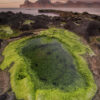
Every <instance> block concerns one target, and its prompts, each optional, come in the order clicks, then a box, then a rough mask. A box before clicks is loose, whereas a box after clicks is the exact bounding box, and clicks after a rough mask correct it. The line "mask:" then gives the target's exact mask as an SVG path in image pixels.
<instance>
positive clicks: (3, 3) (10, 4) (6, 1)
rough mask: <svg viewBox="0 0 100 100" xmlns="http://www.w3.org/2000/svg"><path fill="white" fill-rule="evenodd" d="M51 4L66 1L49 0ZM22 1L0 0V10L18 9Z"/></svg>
mask: <svg viewBox="0 0 100 100" xmlns="http://www.w3.org/2000/svg"><path fill="white" fill-rule="evenodd" d="M30 1H32V2H35V1H36V0H30ZM51 1H52V2H56V1H59V2H66V1H68V0H51ZM71 1H74V2H75V1H85V2H95V1H98V2H100V0H71ZM23 3H24V0H0V8H16V7H19V5H20V4H23Z"/></svg>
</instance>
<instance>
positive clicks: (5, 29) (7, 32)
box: [0, 25, 20, 39]
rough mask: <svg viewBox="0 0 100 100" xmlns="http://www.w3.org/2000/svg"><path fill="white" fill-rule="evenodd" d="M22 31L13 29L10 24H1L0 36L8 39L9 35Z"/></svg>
mask: <svg viewBox="0 0 100 100" xmlns="http://www.w3.org/2000/svg"><path fill="white" fill-rule="evenodd" d="M19 34H20V32H19V31H17V30H12V29H11V27H10V26H6V25H5V26H0V38H1V39H6V38H9V37H13V36H17V35H19Z"/></svg>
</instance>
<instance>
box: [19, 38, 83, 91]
mask: <svg viewBox="0 0 100 100" xmlns="http://www.w3.org/2000/svg"><path fill="white" fill-rule="evenodd" d="M48 40H50V41H48ZM45 41H48V42H45ZM22 54H23V55H24V56H25V57H26V58H27V59H30V62H31V66H30V68H31V69H32V70H33V71H35V72H36V75H37V77H38V79H39V80H40V81H41V82H42V84H43V85H41V86H40V87H39V86H37V85H36V88H42V89H43V88H46V89H48V88H59V89H61V90H64V91H72V90H75V89H77V87H78V88H79V87H84V86H85V81H84V79H83V77H82V76H81V75H80V74H79V73H78V72H77V70H76V67H75V64H74V63H73V58H72V56H71V55H70V53H69V52H68V51H67V50H64V48H63V46H62V44H61V43H60V42H58V41H57V40H55V39H49V38H45V37H42V38H36V39H31V40H28V41H27V44H26V45H25V46H24V47H23V48H22ZM33 77H34V76H33ZM20 78H24V77H23V76H20ZM69 85H70V86H71V89H70V88H68V86H69ZM72 87H73V88H72Z"/></svg>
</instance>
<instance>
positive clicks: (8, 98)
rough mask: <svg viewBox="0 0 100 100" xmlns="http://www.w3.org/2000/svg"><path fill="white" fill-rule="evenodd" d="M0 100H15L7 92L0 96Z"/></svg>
mask: <svg viewBox="0 0 100 100" xmlns="http://www.w3.org/2000/svg"><path fill="white" fill-rule="evenodd" d="M0 100H16V97H15V94H14V93H13V92H8V93H5V94H3V95H1V96H0Z"/></svg>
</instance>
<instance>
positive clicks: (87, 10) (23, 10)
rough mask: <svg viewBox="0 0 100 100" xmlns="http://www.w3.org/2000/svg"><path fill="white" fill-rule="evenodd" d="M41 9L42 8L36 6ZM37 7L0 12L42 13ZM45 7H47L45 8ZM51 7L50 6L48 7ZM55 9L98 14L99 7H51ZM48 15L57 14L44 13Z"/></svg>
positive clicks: (0, 10)
mask: <svg viewBox="0 0 100 100" xmlns="http://www.w3.org/2000/svg"><path fill="white" fill-rule="evenodd" d="M38 9H42V8H38ZM38 9H37V8H0V12H7V11H12V12H14V13H18V12H22V13H25V14H31V15H41V14H44V13H39V12H38ZM46 9H47V8H46ZM48 9H51V8H48ZM52 9H56V10H62V11H72V12H79V13H82V12H88V13H90V14H96V15H100V8H52ZM44 15H48V16H57V15H56V14H50V13H49V14H47V13H46V14H44Z"/></svg>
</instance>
